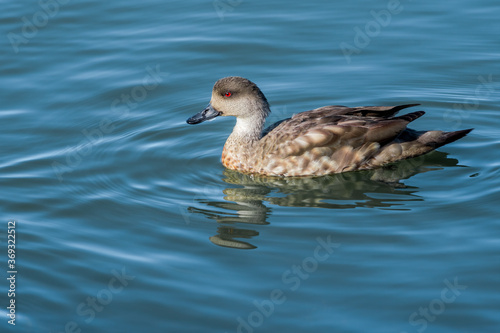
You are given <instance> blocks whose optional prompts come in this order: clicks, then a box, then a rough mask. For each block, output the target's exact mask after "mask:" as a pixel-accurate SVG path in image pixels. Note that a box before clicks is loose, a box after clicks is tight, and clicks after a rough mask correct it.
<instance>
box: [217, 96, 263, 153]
mask: <svg viewBox="0 0 500 333" xmlns="http://www.w3.org/2000/svg"><path fill="white" fill-rule="evenodd" d="M266 104H267V103H266ZM259 109H260V110H259V111H258V112H252V113H251V114H250V115H248V116H246V117H237V118H236V125H235V126H234V128H233V132H232V133H231V135H230V136H229V138H228V139H227V143H231V145H233V146H235V147H239V148H240V149H249V148H251V147H252V146H253V145H254V144H255V143H256V142H257V141H259V140H260V138H261V137H262V129H263V128H264V123H265V122H266V117H267V115H268V114H269V113H270V112H271V111H270V110H269V106H268V105H262V106H260V107H259ZM227 143H226V144H227Z"/></svg>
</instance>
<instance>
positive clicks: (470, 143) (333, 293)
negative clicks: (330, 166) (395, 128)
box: [0, 0, 500, 333]
mask: <svg viewBox="0 0 500 333" xmlns="http://www.w3.org/2000/svg"><path fill="white" fill-rule="evenodd" d="M499 12H500V5H499V4H498V2H497V1H494V0H480V1H472V0H459V1H454V2H436V1H427V0H424V1H411V0H400V1H397V0H387V1H366V0H361V1H350V2H347V1H346V2H338V1H337V2H334V1H321V0H316V1H308V2H305V1H291V2H290V1H245V0H215V1H195V0H193V1H157V0H147V1H142V2H137V1H110V2H103V1H90V0H89V1H69V0H64V1H63V0H46V1H16V2H14V1H10V2H5V3H3V10H2V11H1V13H0V26H1V33H0V35H1V38H0V40H1V45H2V52H1V53H0V68H1V74H0V87H1V89H0V101H1V103H2V104H1V106H0V126H1V128H0V147H1V152H2V158H1V159H0V177H1V186H0V197H1V200H2V205H1V213H2V214H1V217H0V219H1V220H2V221H1V223H0V225H1V226H2V227H1V229H0V236H1V237H0V239H1V242H0V247H1V249H0V253H1V255H0V257H1V258H2V263H1V264H0V267H2V268H1V277H2V281H3V282H2V283H0V288H1V290H0V314H1V316H0V331H2V332H47V333H48V332H146V331H147V332H246V333H253V332H396V333H401V332H408V333H410V332H419V333H422V332H429V333H431V332H474V333H475V332H498V328H499V327H500V315H499V313H500V312H499V311H500V298H499V297H498V295H499V293H500V241H499V239H500V219H499V216H500V206H499V202H500V177H499V176H500V155H499V151H500V137H499V134H498V133H499V131H498V129H499V128H500V116H499V112H500V106H499V97H500V95H499V91H500V65H499V59H500V38H499V34H498V32H499V31H500V20H499V19H498V17H499ZM228 75H239V76H243V77H247V78H249V79H251V80H252V81H254V82H256V83H257V84H258V85H259V86H260V88H261V89H262V90H263V92H264V93H265V94H266V97H267V99H268V100H269V102H270V104H271V109H272V114H271V116H270V118H269V119H268V121H269V122H274V121H278V120H280V119H282V118H286V117H289V116H291V115H292V114H294V113H297V112H300V111H305V110H310V109H313V108H316V107H320V106H323V105H330V104H340V105H350V106H358V105H396V104H408V103H420V104H421V106H419V107H417V108H413V110H414V111H416V110H419V109H422V110H425V111H426V112H427V113H426V115H425V116H424V117H422V118H420V119H419V120H418V121H415V122H414V123H413V124H412V125H413V127H414V128H416V129H427V130H435V129H441V130H448V131H451V130H458V129H465V128H474V131H472V132H471V133H470V134H469V135H468V136H467V137H465V138H463V139H461V140H459V141H457V142H454V143H452V144H450V145H448V146H445V147H442V148H440V149H439V151H436V152H433V153H430V154H428V155H425V156H422V157H419V158H415V159H411V160H407V161H403V162H400V163H396V164H395V165H392V166H390V167H388V168H383V169H378V170H374V171H364V172H353V173H345V174H338V175H332V176H327V177H320V178H302V179H280V178H264V177H254V176H249V175H243V174H240V173H237V172H233V171H229V170H225V169H224V167H223V166H222V165H221V163H220V155H221V152H222V146H223V144H224V142H225V140H226V138H227V136H228V135H229V133H230V131H231V128H232V126H233V125H234V119H230V118H229V117H228V118H225V117H224V118H222V117H221V118H220V119H219V118H218V119H216V120H214V121H212V122H209V123H204V124H201V125H197V126H190V125H187V124H186V123H185V120H186V119H187V118H188V117H189V116H192V115H193V114H195V113H197V112H198V111H200V110H202V109H203V108H204V107H205V106H206V105H207V103H208V101H209V99H210V94H211V89H212V86H213V84H214V82H215V81H216V80H217V79H219V78H221V77H224V76H228ZM9 221H15V225H16V227H15V232H16V244H15V246H16V247H15V255H16V257H15V267H14V268H15V270H16V272H17V273H15V274H14V275H15V296H9V289H11V287H12V286H11V284H10V282H9V281H8V280H7V278H9V277H10V276H11V274H12V273H8V271H10V270H11V269H9V267H8V261H7V260H8V257H7V255H8V244H7V241H8V239H7V235H8V232H9V230H11V229H12V228H11V229H8V222H9ZM11 300H15V321H13V320H12V318H13V317H10V316H9V315H10V314H11V309H8V308H7V307H8V306H9V305H10V302H11ZM9 321H11V323H9ZM12 323H15V326H14V325H12Z"/></svg>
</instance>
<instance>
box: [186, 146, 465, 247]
mask: <svg viewBox="0 0 500 333" xmlns="http://www.w3.org/2000/svg"><path fill="white" fill-rule="evenodd" d="M457 163H458V161H457V160H456V159H453V158H448V157H447V154H446V153H443V152H437V151H434V152H432V153H430V154H427V155H424V156H420V157H417V158H413V159H409V160H405V161H400V162H398V163H396V164H393V165H389V166H387V167H385V168H379V169H376V170H370V171H361V172H346V173H341V174H334V175H330V176H323V177H316V178H275V177H262V176H255V175H245V174H241V173H239V172H236V171H232V170H228V169H226V170H224V173H223V178H222V180H223V181H224V182H226V183H227V184H230V186H228V187H227V188H226V189H224V190H223V191H222V192H223V193H224V195H225V196H224V197H223V199H224V201H213V200H208V199H198V200H197V201H198V202H199V203H202V204H203V205H206V206H208V207H206V208H195V207H189V211H190V212H194V213H200V214H203V215H205V216H207V217H208V218H210V219H214V220H216V221H217V222H218V223H221V224H223V225H222V226H219V227H218V229H217V234H216V235H215V236H213V237H210V241H212V242H213V243H214V244H216V245H219V246H224V247H231V248H238V249H254V248H256V246H254V245H252V244H250V243H249V242H247V241H243V240H241V239H245V240H248V239H251V238H253V237H255V236H257V235H259V233H258V232H257V231H255V230H251V229H246V228H240V227H239V226H238V227H236V224H240V223H245V224H247V225H249V224H261V225H263V224H268V222H267V218H268V216H269V215H270V214H271V212H272V208H271V207H272V205H269V204H273V205H279V206H289V207H317V208H329V209H346V208H356V207H369V208H382V209H392V210H394V209H401V210H407V209H409V208H407V207H405V206H406V205H408V203H410V202H413V201H423V198H421V197H420V196H418V194H417V193H418V187H415V186H406V185H405V184H404V183H403V182H402V180H404V179H408V178H410V177H412V176H414V175H416V174H419V173H423V172H427V171H432V170H440V169H442V168H443V167H449V166H456V165H457ZM267 203H269V204H267Z"/></svg>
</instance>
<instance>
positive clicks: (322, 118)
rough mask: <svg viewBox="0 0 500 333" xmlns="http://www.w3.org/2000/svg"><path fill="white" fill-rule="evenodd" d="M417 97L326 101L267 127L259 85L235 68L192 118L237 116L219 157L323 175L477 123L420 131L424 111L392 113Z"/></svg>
mask: <svg viewBox="0 0 500 333" xmlns="http://www.w3.org/2000/svg"><path fill="white" fill-rule="evenodd" d="M416 105H419V104H405V105H398V106H359V107H352V108H351V107H346V106H340V105H330V106H323V107H320V108H317V109H314V110H311V111H305V112H301V113H298V114H295V115H294V116H292V117H291V118H287V119H284V120H281V121H278V122H277V123H274V124H273V125H271V126H269V127H268V128H267V129H265V130H264V123H265V119H266V117H267V116H268V115H269V113H270V112H271V110H270V108H269V103H268V102H267V99H266V97H265V96H264V94H263V93H262V91H261V90H260V89H259V88H258V87H257V85H256V84H255V83H253V82H251V81H250V80H247V79H245V78H242V77H238V76H231V77H225V78H222V79H220V80H218V81H217V82H216V83H215V85H214V87H213V90H212V98H211V100H210V103H209V104H208V106H207V107H206V108H205V109H204V110H203V111H201V112H199V113H198V114H196V115H194V116H192V117H191V118H189V119H188V120H187V123H188V124H199V123H201V122H203V121H206V120H210V119H213V118H215V117H218V116H234V117H236V125H235V126H234V128H233V132H232V133H231V135H229V137H228V139H227V141H226V143H225V145H224V149H223V151H222V164H223V165H224V166H225V167H226V168H229V169H232V170H237V171H240V172H244V173H251V174H252V173H253V174H261V175H267V176H296V177H300V176H322V175H327V174H331V173H339V172H346V171H355V170H367V169H373V168H377V167H380V166H383V165H386V164H389V163H392V162H396V161H399V160H403V159H407V158H411V157H416V156H419V155H422V154H425V153H428V152H430V151H432V150H434V149H436V148H438V147H441V146H443V145H445V144H448V143H450V142H453V141H455V140H458V139H460V138H462V137H463V136H465V135H466V134H467V133H469V132H470V131H471V130H472V129H466V130H460V131H455V132H443V131H416V130H412V129H409V128H407V127H406V126H407V125H408V124H409V123H410V122H412V121H414V120H415V119H417V118H419V117H421V116H423V115H424V113H425V112H424V111H416V112H412V113H408V114H405V115H402V116H395V114H396V113H397V112H398V111H400V110H402V109H405V108H408V107H411V106H416Z"/></svg>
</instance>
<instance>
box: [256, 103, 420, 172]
mask: <svg viewBox="0 0 500 333" xmlns="http://www.w3.org/2000/svg"><path fill="white" fill-rule="evenodd" d="M409 106H412V105H401V106H395V107H357V108H347V107H341V106H327V107H322V108H319V109H315V110H312V111H308V112H303V113H299V114H297V115H295V116H293V117H292V118H291V119H288V120H285V121H284V122H282V123H281V124H279V125H278V126H277V127H276V128H274V129H273V130H271V131H270V132H269V133H268V134H267V135H266V136H265V137H263V138H262V141H261V147H262V153H263V156H273V157H274V158H279V159H280V160H285V159H287V160H289V159H291V158H292V159H293V158H294V156H301V155H302V156H301V160H303V159H306V160H307V159H309V160H313V161H320V160H322V161H323V162H324V163H326V164H325V165H324V166H323V167H322V168H324V169H326V168H328V169H329V171H330V172H331V170H334V172H340V171H348V170H350V169H351V168H352V169H355V168H357V167H358V166H359V165H360V164H361V163H363V162H364V161H366V160H367V159H369V158H371V157H372V156H373V155H374V154H375V153H376V152H377V151H378V150H379V148H380V147H381V146H382V145H384V144H386V143H388V142H390V141H392V140H394V139H395V138H396V137H397V136H398V135H399V134H400V133H401V132H402V131H404V130H405V129H406V125H407V124H408V123H409V122H411V121H413V120H415V119H417V118H418V117H420V116H422V115H423V114H424V112H423V111H418V112H414V113H410V114H407V115H404V116H401V117H392V115H394V114H395V113H396V112H397V111H399V110H401V109H403V108H405V107H409ZM323 157H324V158H323ZM322 158H323V159H322ZM318 168H320V167H318Z"/></svg>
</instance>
